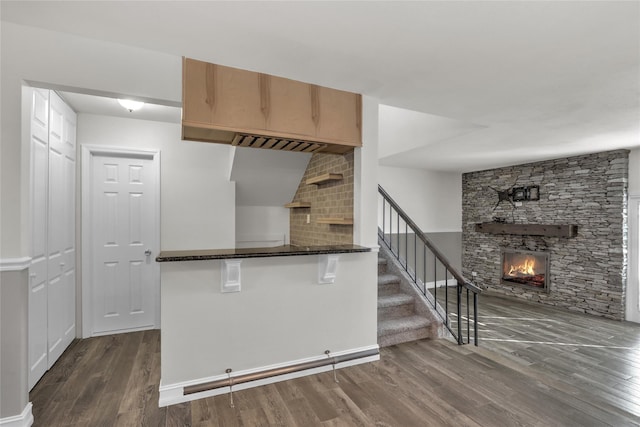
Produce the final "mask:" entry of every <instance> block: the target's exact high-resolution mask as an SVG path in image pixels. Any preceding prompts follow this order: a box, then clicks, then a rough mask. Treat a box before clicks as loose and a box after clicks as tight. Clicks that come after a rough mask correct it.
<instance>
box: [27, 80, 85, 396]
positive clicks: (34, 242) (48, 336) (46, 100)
mask: <svg viewBox="0 0 640 427" xmlns="http://www.w3.org/2000/svg"><path fill="white" fill-rule="evenodd" d="M30 115H31V117H30V149H31V165H30V166H31V172H30V173H31V230H32V234H31V257H32V262H31V266H30V269H29V389H31V388H33V386H34V385H35V384H36V383H37V382H38V380H39V379H40V378H41V377H42V375H43V374H44V373H45V372H46V371H47V370H48V369H49V368H51V366H53V364H54V363H55V361H56V360H58V358H59V357H60V355H61V354H62V352H63V351H64V350H65V349H66V348H67V347H68V346H69V344H71V342H72V341H73V339H74V337H75V335H76V321H75V295H76V266H75V264H76V263H75V260H76V248H75V221H76V219H75V194H76V191H75V171H76V113H75V112H74V111H73V110H72V109H71V108H70V107H69V106H68V105H67V104H65V103H64V101H63V100H62V99H61V98H60V97H59V96H58V95H57V94H56V93H55V92H53V91H50V90H44V89H37V88H33V89H31V114H30Z"/></svg>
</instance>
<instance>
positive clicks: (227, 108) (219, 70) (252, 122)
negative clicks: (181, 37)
mask: <svg viewBox="0 0 640 427" xmlns="http://www.w3.org/2000/svg"><path fill="white" fill-rule="evenodd" d="M184 76H185V77H187V78H184V84H183V90H184V93H183V109H184V110H183V120H184V121H187V122H194V123H204V124H209V125H218V126H223V127H232V128H247V129H264V128H265V126H266V120H265V116H264V113H263V105H262V104H261V101H262V97H261V87H260V86H261V79H260V75H259V74H258V73H253V72H251V71H246V70H240V69H237V68H231V67H224V66H221V65H216V64H209V63H206V62H202V61H196V60H193V59H185V62H184Z"/></svg>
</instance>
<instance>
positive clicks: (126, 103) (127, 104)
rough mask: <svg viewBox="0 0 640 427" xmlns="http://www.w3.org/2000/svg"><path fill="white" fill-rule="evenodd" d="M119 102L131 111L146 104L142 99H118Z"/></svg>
mask: <svg viewBox="0 0 640 427" xmlns="http://www.w3.org/2000/svg"><path fill="white" fill-rule="evenodd" d="M118 103H119V104H120V105H122V106H123V107H124V108H126V109H127V110H129V112H130V113H132V112H134V111H136V110H139V109H141V108H142V106H143V105H144V102H141V101H133V100H131V99H118Z"/></svg>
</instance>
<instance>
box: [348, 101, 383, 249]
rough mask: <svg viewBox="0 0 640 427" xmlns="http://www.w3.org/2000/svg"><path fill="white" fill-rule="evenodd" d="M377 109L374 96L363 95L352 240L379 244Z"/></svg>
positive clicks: (354, 179)
mask: <svg viewBox="0 0 640 427" xmlns="http://www.w3.org/2000/svg"><path fill="white" fill-rule="evenodd" d="M378 111H379V102H378V100H377V99H375V98H371V97H369V96H364V95H363V96H362V148H356V149H355V151H354V156H353V157H354V158H353V169H354V171H353V216H354V218H355V221H354V225H353V243H355V244H356V245H361V246H368V247H371V248H377V247H378V232H377V229H378V224H377V218H376V215H375V212H376V206H377V205H376V203H377V197H378V128H379V127H378Z"/></svg>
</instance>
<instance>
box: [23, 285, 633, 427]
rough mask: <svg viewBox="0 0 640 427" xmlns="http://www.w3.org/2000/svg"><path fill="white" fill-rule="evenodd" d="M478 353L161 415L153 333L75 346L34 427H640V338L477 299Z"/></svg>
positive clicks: (387, 361) (268, 389) (436, 349)
mask: <svg viewBox="0 0 640 427" xmlns="http://www.w3.org/2000/svg"><path fill="white" fill-rule="evenodd" d="M479 312H480V318H479V322H480V328H481V329H480V337H481V342H480V344H481V346H480V347H479V348H475V347H473V346H470V345H467V346H461V347H460V346H457V345H455V344H453V343H452V342H449V341H447V340H437V341H429V340H424V341H417V342H413V343H407V344H401V345H397V346H391V347H387V348H383V349H382V350H381V360H380V361H379V362H375V363H369V364H365V365H359V366H354V367H350V368H345V369H341V370H339V371H338V378H339V381H340V382H339V383H336V382H334V381H333V375H332V374H331V373H325V374H320V375H314V376H310V377H305V378H299V379H296V380H291V381H286V382H281V383H277V384H271V385H267V386H263V387H258V388H254V389H249V390H244V391H240V392H236V393H234V400H235V408H230V407H229V399H228V396H217V397H214V398H208V399H202V400H198V401H194V402H190V403H185V404H180V405H173V406H170V407H168V408H158V405H157V403H158V386H159V382H160V334H159V331H146V332H136V333H131V334H121V335H113V336H107V337H99V338H91V339H87V340H80V341H76V342H74V343H73V344H72V345H71V347H70V348H69V349H68V350H67V351H66V352H65V353H64V355H63V356H62V357H61V358H60V360H59V361H58V362H57V363H56V365H55V366H54V367H53V368H52V369H51V370H50V371H49V372H48V373H47V374H46V375H45V376H44V377H43V378H42V380H41V381H40V382H39V383H38V384H37V385H36V387H35V388H34V390H33V391H32V392H31V395H30V400H31V401H32V402H33V405H34V407H33V412H34V415H35V423H34V425H35V426H48V427H49V426H50V427H55V426H151V427H160V426H180V427H183V426H194V427H204V426H403V427H404V426H607V425H608V426H631V425H640V327H639V325H634V324H629V323H620V322H615V321H609V320H605V319H599V318H594V317H591V316H583V315H576V314H571V313H567V312H564V311H558V310H554V309H552V308H548V307H544V306H540V305H528V304H523V303H519V302H514V301H511V300H503V299H500V298H495V297H486V296H484V295H483V296H482V298H481V302H480V310H479Z"/></svg>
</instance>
